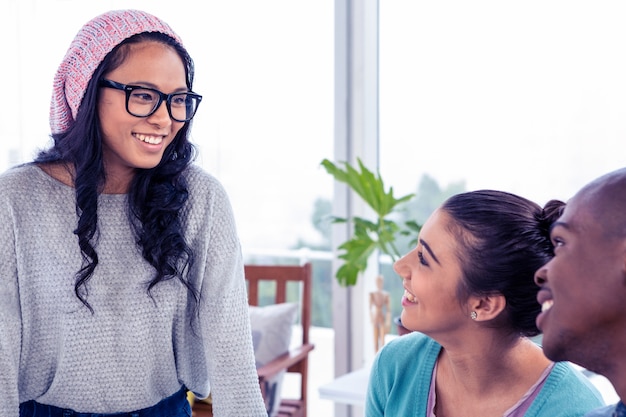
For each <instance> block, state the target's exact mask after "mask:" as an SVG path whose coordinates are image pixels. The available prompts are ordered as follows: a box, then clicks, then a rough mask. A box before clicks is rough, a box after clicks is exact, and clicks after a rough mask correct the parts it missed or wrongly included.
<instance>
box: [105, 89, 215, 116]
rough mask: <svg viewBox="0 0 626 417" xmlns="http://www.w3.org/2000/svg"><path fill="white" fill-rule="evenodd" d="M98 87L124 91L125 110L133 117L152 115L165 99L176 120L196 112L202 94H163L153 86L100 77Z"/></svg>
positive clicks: (168, 110) (189, 92) (171, 114)
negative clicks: (119, 81)
mask: <svg viewBox="0 0 626 417" xmlns="http://www.w3.org/2000/svg"><path fill="white" fill-rule="evenodd" d="M99 85H100V87H107V88H114V89H116V90H122V91H124V92H125V93H126V111H127V112H128V113H129V114H131V115H133V116H135V117H148V116H150V115H152V114H153V113H154V112H155V111H157V109H158V108H159V106H161V103H163V101H165V107H167V112H168V113H169V115H170V117H171V118H172V119H174V120H176V121H177V122H188V121H189V120H191V119H192V118H193V116H194V115H195V114H196V110H198V106H199V105H200V102H201V101H202V96H201V95H200V94H196V93H194V92H191V91H187V92H182V93H171V94H165V93H162V92H160V91H159V90H155V89H154V88H149V87H142V86H139V85H126V84H122V83H118V82H115V81H111V80H107V79H105V78H102V79H101V80H100V82H99Z"/></svg>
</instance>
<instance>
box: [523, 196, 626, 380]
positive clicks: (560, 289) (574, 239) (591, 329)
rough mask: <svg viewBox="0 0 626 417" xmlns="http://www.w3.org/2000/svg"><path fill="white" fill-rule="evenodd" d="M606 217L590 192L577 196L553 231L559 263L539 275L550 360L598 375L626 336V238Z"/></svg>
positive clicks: (540, 323)
mask: <svg viewBox="0 0 626 417" xmlns="http://www.w3.org/2000/svg"><path fill="white" fill-rule="evenodd" d="M609 210H610V209H609ZM624 210H626V208H624ZM620 215H621V214H620ZM607 216H610V214H608V213H605V212H604V211H603V207H602V205H601V204H598V203H597V202H596V201H595V200H594V199H593V198H590V197H589V195H588V193H585V192H581V193H579V194H577V195H576V196H575V197H574V198H573V199H572V200H571V201H570V202H569V203H568V204H567V206H566V208H565V210H564V212H563V215H562V216H561V217H560V218H559V219H558V221H557V222H556V223H555V225H554V227H553V229H552V231H551V234H550V236H551V240H552V243H553V244H554V247H555V249H554V255H555V256H554V258H553V259H552V260H550V261H549V262H548V263H547V264H546V265H544V266H543V267H542V268H540V269H539V270H538V271H537V273H536V274H535V281H536V282H537V284H538V285H539V286H540V287H541V290H540V292H539V294H538V297H537V299H538V301H539V303H540V304H542V307H543V312H542V313H541V314H540V315H539V316H538V317H537V326H538V327H539V328H540V329H541V330H542V331H543V333H544V335H543V348H544V351H545V353H546V356H548V357H549V358H550V359H552V360H555V361H557V360H569V361H572V362H576V363H578V364H580V365H582V366H584V367H586V368H589V369H591V370H595V371H596V372H602V370H603V369H604V368H605V367H606V366H607V363H606V360H607V359H608V358H609V357H610V356H611V355H612V354H614V353H615V352H620V351H621V349H623V346H624V345H623V343H624V338H625V337H624V334H626V332H625V331H624V329H625V327H624V326H625V323H626V298H625V297H626V272H625V266H624V263H625V260H626V256H625V253H626V239H624V238H623V237H618V234H617V233H611V232H610V231H608V233H607V226H606V222H604V221H603V222H600V219H601V218H607ZM619 340H621V342H619ZM618 343H620V344H618Z"/></svg>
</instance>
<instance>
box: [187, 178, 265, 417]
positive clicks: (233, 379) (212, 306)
mask: <svg viewBox="0 0 626 417" xmlns="http://www.w3.org/2000/svg"><path fill="white" fill-rule="evenodd" d="M214 185H215V184H214ZM212 194H213V195H212V197H211V204H210V206H209V210H208V212H210V213H211V215H210V217H211V218H210V219H208V222H209V224H210V225H209V226H208V236H209V239H208V247H207V251H206V258H205V260H204V263H203V264H204V265H203V268H204V273H203V277H202V286H201V294H200V312H199V314H200V324H201V327H202V334H203V335H204V337H203V339H204V349H205V357H206V358H207V359H208V360H207V362H208V363H207V368H208V377H209V382H210V392H211V396H212V400H213V412H214V415H215V416H216V417H240V416H250V417H257V416H258V417H265V416H267V412H266V410H265V405H264V403H263V399H262V396H261V391H260V387H259V382H258V376H257V371H256V366H255V361H254V350H253V345H252V333H251V330H250V316H249V311H248V299H247V293H246V284H245V279H244V268H243V260H242V254H241V248H240V243H239V239H238V237H237V233H236V230H235V229H236V228H235V221H234V216H233V213H232V208H231V206H230V202H229V200H228V198H227V195H226V193H225V191H224V190H223V188H222V187H221V185H216V187H214V189H213V190H212ZM205 224H206V223H205Z"/></svg>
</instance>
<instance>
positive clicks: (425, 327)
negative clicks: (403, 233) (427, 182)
mask: <svg viewBox="0 0 626 417" xmlns="http://www.w3.org/2000/svg"><path fill="white" fill-rule="evenodd" d="M450 221H452V220H451V218H450V216H449V215H448V214H446V213H445V212H444V211H441V210H437V211H435V212H434V213H433V214H432V215H431V216H430V218H429V219H428V220H427V221H426V223H425V224H424V226H423V227H422V229H421V231H420V235H419V240H418V245H417V247H416V248H415V249H413V250H412V251H411V252H409V253H408V254H407V255H405V256H404V257H403V258H402V259H400V260H398V261H397V262H396V263H395V264H394V270H395V271H396V273H397V274H398V275H400V277H402V279H403V284H404V288H405V296H404V297H403V298H402V307H403V310H402V317H401V319H402V324H403V325H404V327H406V328H407V329H410V330H417V331H420V332H422V333H425V334H427V335H429V336H431V337H436V335H437V334H438V333H447V332H450V331H453V330H455V329H456V328H458V327H459V326H460V325H461V324H462V323H463V322H466V321H467V320H468V317H469V312H468V311H466V310H468V309H467V308H465V307H463V305H462V303H461V301H459V299H458V298H457V288H458V286H459V283H460V282H461V276H462V275H461V265H460V262H459V258H458V256H457V250H458V247H457V244H456V239H455V237H454V236H453V235H452V234H451V232H450V230H449V228H448V227H447V226H448V224H449V222H450Z"/></svg>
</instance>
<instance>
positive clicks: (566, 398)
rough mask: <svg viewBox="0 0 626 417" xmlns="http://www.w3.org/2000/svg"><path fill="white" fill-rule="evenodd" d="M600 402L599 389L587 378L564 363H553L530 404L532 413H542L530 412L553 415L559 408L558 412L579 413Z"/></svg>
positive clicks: (601, 404)
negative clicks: (536, 395)
mask: <svg viewBox="0 0 626 417" xmlns="http://www.w3.org/2000/svg"><path fill="white" fill-rule="evenodd" d="M603 405H604V400H603V399H602V395H601V394H600V391H598V389H597V388H596V387H595V386H594V385H593V384H592V383H591V381H589V378H587V377H586V376H585V375H583V373H582V372H580V371H578V370H577V369H575V368H574V367H573V366H572V365H571V364H569V363H568V362H557V363H555V364H554V367H553V368H552V371H551V372H550V375H548V378H547V379H546V380H545V382H544V385H543V387H542V389H541V391H540V393H539V395H538V397H537V398H536V399H535V401H534V402H533V405H532V409H533V412H536V411H537V410H540V411H541V412H542V413H543V414H541V413H538V414H530V415H554V414H553V413H554V412H555V411H556V410H559V412H560V413H561V414H559V415H563V416H581V415H584V414H585V413H586V412H588V411H589V410H593V409H594V408H597V407H601V406H603Z"/></svg>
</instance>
